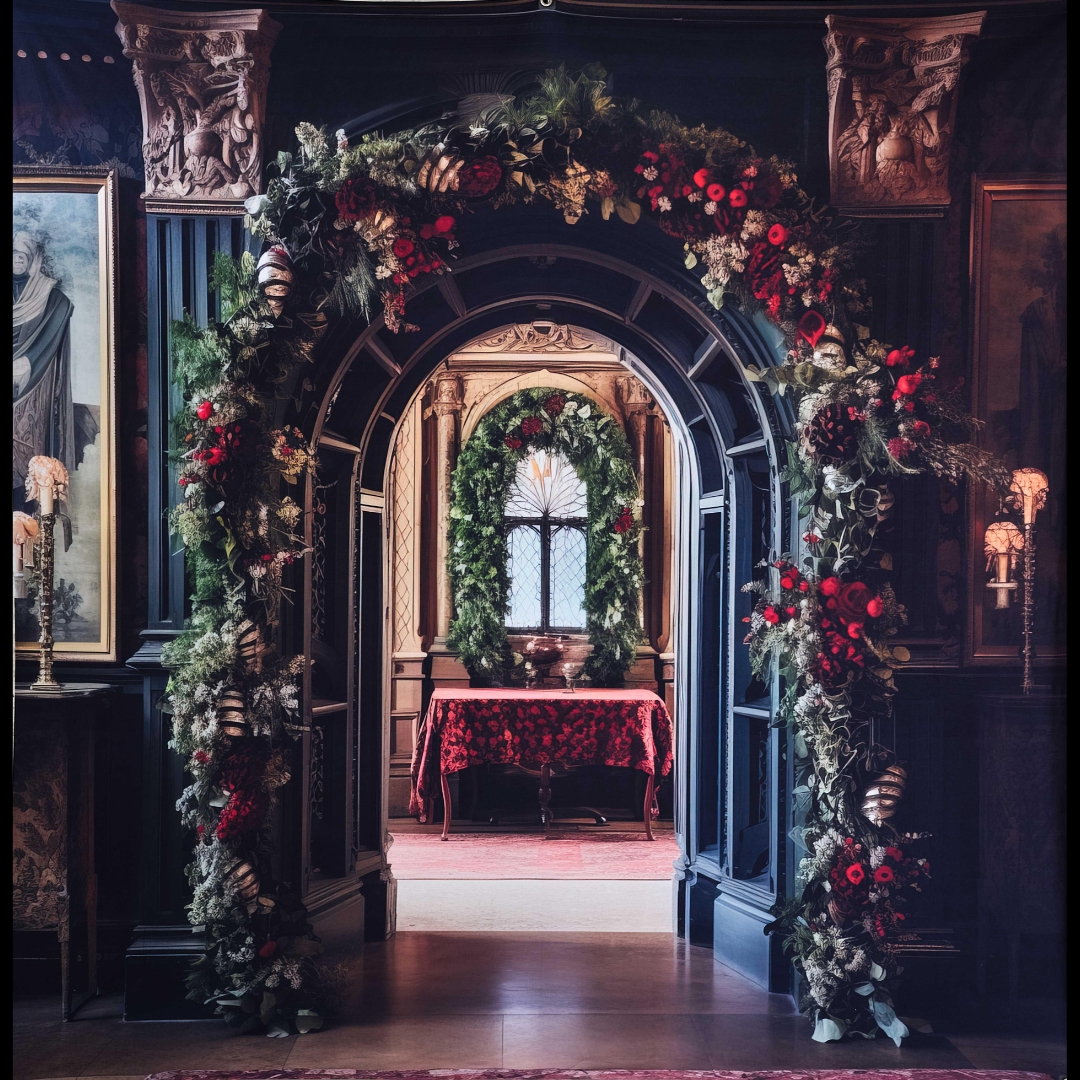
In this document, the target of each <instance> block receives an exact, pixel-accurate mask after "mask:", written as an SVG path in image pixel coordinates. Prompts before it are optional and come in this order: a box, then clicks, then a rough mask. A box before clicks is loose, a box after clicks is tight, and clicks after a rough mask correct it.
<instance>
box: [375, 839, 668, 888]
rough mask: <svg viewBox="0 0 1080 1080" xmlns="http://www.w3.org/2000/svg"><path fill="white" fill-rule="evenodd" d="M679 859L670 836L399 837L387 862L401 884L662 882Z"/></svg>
mask: <svg viewBox="0 0 1080 1080" xmlns="http://www.w3.org/2000/svg"><path fill="white" fill-rule="evenodd" d="M678 854H679V846H678V844H676V843H675V838H674V837H673V836H672V834H671V833H667V834H665V833H660V834H659V835H658V836H657V838H656V839H655V840H653V841H651V842H650V841H648V840H646V839H645V834H644V833H634V832H604V833H584V834H583V833H577V832H573V833H566V834H564V835H559V834H558V833H555V834H552V835H551V836H548V837H545V836H544V835H543V834H535V835H528V834H526V835H522V834H520V833H518V834H509V835H507V834H501V835H499V834H490V833H459V834H456V835H455V834H454V833H451V834H450V837H449V839H448V840H446V841H445V842H444V841H442V840H441V839H440V837H439V836H438V835H436V834H433V833H423V834H420V833H404V834H401V833H398V834H395V835H394V844H393V847H391V849H390V853H389V859H390V864H391V866H392V867H393V871H394V877H396V878H398V879H400V880H410V879H412V880H437V881H474V880H478V881H498V880H502V881H508V880H526V879H530V880H536V879H548V880H564V881H565V880H572V879H580V880H591V881H664V880H666V879H668V878H670V877H671V863H672V861H673V860H674V859H675V858H676V857H677V856H678Z"/></svg>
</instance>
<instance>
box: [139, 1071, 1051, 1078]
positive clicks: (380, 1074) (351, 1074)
mask: <svg viewBox="0 0 1080 1080" xmlns="http://www.w3.org/2000/svg"><path fill="white" fill-rule="evenodd" d="M147 1080H1051V1078H1050V1077H1049V1076H1048V1074H1046V1073H1036V1072H1012V1071H1009V1070H1005V1069H806V1070H797V1071H796V1070H786V1071H785V1070H770V1071H768V1072H724V1071H721V1070H717V1069H700V1070H696V1069H438V1070H430V1071H429V1070H424V1069H408V1070H405V1069H402V1070H388V1069H382V1070H379V1069H257V1070H253V1071H250V1072H220V1071H214V1070H211V1069H183V1070H177V1071H175V1072H159V1073H153V1074H152V1075H150V1076H148V1077H147Z"/></svg>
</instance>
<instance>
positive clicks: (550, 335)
mask: <svg viewBox="0 0 1080 1080" xmlns="http://www.w3.org/2000/svg"><path fill="white" fill-rule="evenodd" d="M609 348H610V342H608V341H607V339H606V338H602V337H600V335H598V334H597V335H593V334H589V333H588V332H586V331H583V330H581V329H580V328H579V327H576V326H561V325H560V324H558V323H547V322H535V323H519V324H517V325H516V326H508V327H506V329H504V330H499V331H498V332H497V333H495V334H491V335H490V336H489V337H485V338H480V339H479V340H478V341H474V342H473V343H472V344H471V345H470V346H469V347H468V350H467V351H468V352H502V353H507V352H526V353H543V352H587V351H588V350H590V349H592V350H605V351H606V350H607V349H609Z"/></svg>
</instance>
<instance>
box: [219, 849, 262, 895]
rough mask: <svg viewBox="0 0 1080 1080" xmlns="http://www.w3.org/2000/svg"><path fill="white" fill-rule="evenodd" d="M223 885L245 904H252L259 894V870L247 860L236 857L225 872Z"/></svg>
mask: <svg viewBox="0 0 1080 1080" xmlns="http://www.w3.org/2000/svg"><path fill="white" fill-rule="evenodd" d="M225 886H226V888H227V889H228V890H229V891H231V892H232V894H233V895H234V896H235V897H236V898H237V899H238V900H242V901H243V902H244V903H245V904H252V905H253V904H254V903H255V902H256V900H257V898H258V895H259V872H258V871H257V870H256V869H255V867H254V866H252V865H251V863H249V862H245V861H244V860H243V859H237V860H236V861H235V862H234V863H233V864H232V865H231V866H230V867H229V869H228V870H227V871H226V873H225Z"/></svg>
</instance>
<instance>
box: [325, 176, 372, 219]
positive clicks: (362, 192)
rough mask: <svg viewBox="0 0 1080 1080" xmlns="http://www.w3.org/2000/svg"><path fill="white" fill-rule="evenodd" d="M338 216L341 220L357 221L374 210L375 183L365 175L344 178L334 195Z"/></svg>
mask: <svg viewBox="0 0 1080 1080" xmlns="http://www.w3.org/2000/svg"><path fill="white" fill-rule="evenodd" d="M334 204H335V206H337V212H338V217H340V218H341V220H342V221H359V220H360V219H361V218H366V217H369V216H370V215H371V214H372V213H373V212H374V210H375V185H374V184H373V183H372V182H371V181H370V180H368V179H367V178H366V177H365V178H363V179H360V180H346V181H345V183H344V184H342V185H341V187H339V188H338V190H337V194H336V195H335V196H334Z"/></svg>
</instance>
